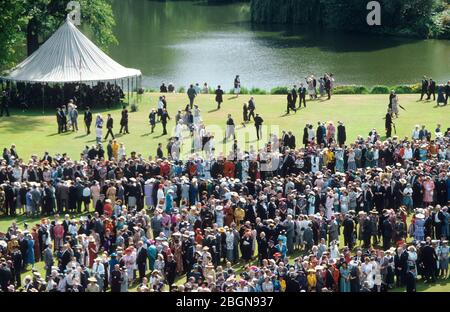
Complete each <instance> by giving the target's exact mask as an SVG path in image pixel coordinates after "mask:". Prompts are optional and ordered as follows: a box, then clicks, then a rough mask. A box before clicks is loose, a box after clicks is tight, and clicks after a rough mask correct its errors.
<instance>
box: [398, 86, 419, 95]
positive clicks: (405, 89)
mask: <svg viewBox="0 0 450 312" xmlns="http://www.w3.org/2000/svg"><path fill="white" fill-rule="evenodd" d="M421 89H422V86H421V85H420V84H415V85H401V86H395V87H392V90H395V93H398V94H413V93H420V91H421Z"/></svg>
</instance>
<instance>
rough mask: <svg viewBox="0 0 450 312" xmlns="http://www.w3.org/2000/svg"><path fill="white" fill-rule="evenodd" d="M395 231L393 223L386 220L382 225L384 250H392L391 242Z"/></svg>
mask: <svg viewBox="0 0 450 312" xmlns="http://www.w3.org/2000/svg"><path fill="white" fill-rule="evenodd" d="M393 232H394V229H393V227H392V223H391V222H390V221H389V219H388V218H386V219H385V220H384V221H383V223H382V225H381V234H382V236H383V250H388V249H389V248H391V241H392V235H393Z"/></svg>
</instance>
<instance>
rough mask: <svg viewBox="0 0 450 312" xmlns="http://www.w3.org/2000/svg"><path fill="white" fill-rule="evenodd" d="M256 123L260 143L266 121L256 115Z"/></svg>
mask: <svg viewBox="0 0 450 312" xmlns="http://www.w3.org/2000/svg"><path fill="white" fill-rule="evenodd" d="M253 120H254V121H255V128H256V137H257V138H258V141H259V140H260V139H261V136H262V131H261V126H262V124H263V122H264V120H263V119H262V118H261V116H259V114H256V116H255V118H253Z"/></svg>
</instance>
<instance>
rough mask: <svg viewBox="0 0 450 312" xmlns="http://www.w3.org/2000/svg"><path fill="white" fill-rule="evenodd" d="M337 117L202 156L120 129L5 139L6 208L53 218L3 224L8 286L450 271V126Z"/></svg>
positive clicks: (300, 280) (310, 283)
mask: <svg viewBox="0 0 450 312" xmlns="http://www.w3.org/2000/svg"><path fill="white" fill-rule="evenodd" d="M193 118H195V115H194V116H193ZM182 119H183V117H182V116H180V120H182ZM338 124H339V126H338V127H337V129H335V128H334V124H333V123H332V122H329V123H327V124H325V123H322V122H319V123H318V126H317V129H316V130H314V129H313V126H312V125H307V126H306V127H305V131H304V138H303V143H304V144H303V145H302V146H301V147H298V146H296V142H295V137H294V136H293V134H292V133H291V132H290V131H287V132H283V133H282V136H281V137H277V135H275V134H272V135H271V136H270V140H269V141H268V142H267V144H265V145H264V148H262V149H261V150H258V151H256V150H254V149H253V148H251V149H250V150H249V151H242V150H240V149H239V148H238V147H237V146H238V145H237V142H235V143H236V148H233V150H232V151H230V153H229V154H228V155H223V154H216V153H214V151H213V150H211V153H208V155H205V154H204V153H202V152H201V151H199V152H194V153H192V154H191V156H190V157H189V158H188V159H174V158H173V155H172V154H171V151H172V149H171V148H169V147H168V151H167V153H164V152H163V150H162V146H161V145H159V146H158V149H157V153H156V155H157V157H152V156H150V157H148V158H146V157H144V156H143V155H142V154H139V153H136V152H134V151H132V152H131V153H129V154H128V153H127V152H126V151H125V149H124V148H123V147H122V148H121V147H117V142H116V141H115V140H112V141H111V142H110V143H109V144H108V147H107V151H106V152H105V151H104V150H103V147H102V145H101V144H99V145H97V146H92V147H86V149H85V150H84V151H83V152H82V153H81V155H80V158H79V159H71V158H69V157H68V156H67V155H66V154H63V155H59V154H58V155H54V156H51V155H49V153H45V154H44V156H43V157H38V156H37V155H32V156H31V157H30V158H29V159H26V158H22V157H20V156H19V151H18V149H17V148H16V146H11V147H10V148H4V150H3V155H2V156H3V159H2V160H1V165H0V185H1V186H0V208H1V209H2V213H3V214H4V215H8V216H19V215H21V214H26V215H28V216H33V217H38V218H39V219H37V220H39V221H38V222H34V223H33V224H16V223H15V222H13V223H12V224H11V226H10V227H9V228H8V229H7V230H6V231H5V232H3V233H0V253H1V255H0V262H1V263H0V273H1V274H0V287H1V289H2V291H19V290H23V291H30V292H55V291H56V292H83V291H87V292H99V291H107V290H111V291H113V292H126V291H128V290H129V289H131V288H133V289H134V288H135V287H136V290H137V291H141V292H154V291H157V292H158V291H177V292H217V291H220V292H282V291H286V292H300V291H306V292H357V291H363V292H366V291H367V292H368V291H374V292H376V291H388V290H389V289H391V288H393V287H406V290H407V291H415V290H416V280H417V279H418V278H420V279H421V280H422V281H424V283H434V282H436V281H437V280H438V279H448V271H447V270H448V254H449V249H448V242H447V239H448V235H449V218H450V214H449V212H448V203H449V200H450V171H449V164H450V148H449V143H450V131H449V130H448V129H447V131H445V132H444V131H441V129H440V126H438V127H437V129H436V130H435V133H434V136H433V135H432V134H430V132H429V131H428V130H426V129H425V127H422V129H420V127H418V128H417V129H414V131H413V132H412V136H411V138H404V139H401V138H398V137H396V136H394V137H392V138H387V139H386V140H385V141H384V142H383V141H381V137H380V135H379V134H378V133H377V131H376V130H375V129H373V130H372V131H371V132H370V133H369V134H368V136H366V137H363V136H359V137H358V138H357V139H356V140H355V141H353V142H347V138H346V135H345V126H344V125H343V123H342V122H339V123H338ZM110 145H111V146H110ZM113 145H114V146H115V147H114V148H113ZM19 148H20V147H19ZM164 154H166V155H164ZM40 262H43V264H44V271H45V272H41V271H39V269H38V265H37V264H38V263H40ZM29 269H31V270H32V271H31V273H30V274H28V273H27V272H29V271H28V270H29ZM240 269H242V270H240ZM238 270H239V272H238Z"/></svg>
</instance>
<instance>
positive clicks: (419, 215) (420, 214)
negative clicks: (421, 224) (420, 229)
mask: <svg viewBox="0 0 450 312" xmlns="http://www.w3.org/2000/svg"><path fill="white" fill-rule="evenodd" d="M415 218H417V219H425V215H424V214H422V213H418V214H416V215H415Z"/></svg>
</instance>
